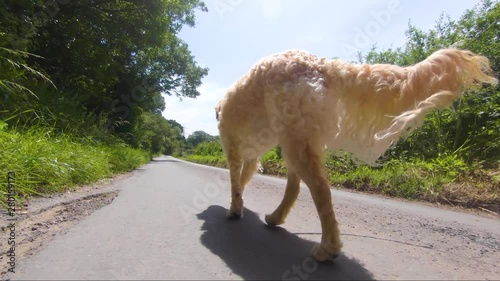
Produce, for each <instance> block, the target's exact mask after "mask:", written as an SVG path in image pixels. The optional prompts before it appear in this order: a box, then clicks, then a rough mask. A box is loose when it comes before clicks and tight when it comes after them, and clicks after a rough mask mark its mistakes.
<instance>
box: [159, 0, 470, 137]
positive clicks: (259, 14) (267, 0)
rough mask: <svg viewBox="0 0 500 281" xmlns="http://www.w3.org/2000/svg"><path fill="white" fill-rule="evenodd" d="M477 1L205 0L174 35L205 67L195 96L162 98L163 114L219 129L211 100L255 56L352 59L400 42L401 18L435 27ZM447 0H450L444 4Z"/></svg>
mask: <svg viewBox="0 0 500 281" xmlns="http://www.w3.org/2000/svg"><path fill="white" fill-rule="evenodd" d="M478 2H479V1H478V0H455V1H446V0H434V1H430V0H421V1H413V0H364V1H362V0H350V1H337V0H309V1H306V0H206V1H205V4H206V5H207V7H208V9H209V11H208V12H207V13H204V12H197V13H196V27H194V28H189V27H184V28H183V30H182V31H181V33H180V34H179V36H180V38H182V39H183V40H184V41H185V42H186V43H187V44H188V45H189V49H190V50H191V52H192V54H193V55H194V57H195V59H196V61H197V62H198V63H199V65H201V66H203V67H208V68H210V71H209V73H208V75H207V76H205V77H204V79H203V84H202V85H201V86H200V87H199V91H200V93H201V95H200V96H199V97H198V98H196V99H190V98H183V99H182V101H180V99H179V98H177V97H169V96H166V97H165V102H166V109H165V111H164V112H163V116H165V118H167V119H174V120H176V121H177V122H179V123H180V124H181V125H183V126H184V129H185V135H186V137H187V136H188V135H189V134H191V133H192V132H194V131H197V130H203V131H205V132H207V133H209V134H211V135H218V129H217V123H216V120H215V111H214V106H215V105H216V104H217V102H218V101H219V100H220V99H221V97H222V96H224V94H225V92H226V90H227V89H228V88H229V87H230V86H231V85H232V84H233V83H235V82H236V81H237V80H238V79H239V78H240V77H241V76H242V75H243V74H245V73H246V72H247V71H248V70H249V69H250V68H251V67H252V66H253V65H254V64H255V63H256V62H257V61H258V60H259V59H261V58H262V57H265V56H268V55H271V54H274V53H276V52H281V51H285V50H288V49H304V50H307V51H309V52H311V53H313V54H315V55H317V56H320V57H326V58H332V57H339V58H341V59H345V60H352V61H353V60H356V55H355V54H356V51H361V52H363V53H365V54H366V53H367V52H368V50H369V49H370V48H371V46H372V45H373V44H377V46H378V47H379V48H380V49H386V48H389V47H391V46H392V47H399V46H403V44H404V42H405V31H406V29H407V27H408V22H409V21H411V22H412V24H413V25H415V26H417V27H418V28H421V29H425V30H427V29H430V28H432V27H434V24H435V22H436V20H437V19H438V18H439V16H440V14H441V13H445V14H448V15H450V16H451V18H452V19H458V18H459V17H460V16H461V15H462V14H463V13H464V11H465V10H466V9H470V8H472V7H474V5H476V4H477V3H478ZM450 3H453V4H450Z"/></svg>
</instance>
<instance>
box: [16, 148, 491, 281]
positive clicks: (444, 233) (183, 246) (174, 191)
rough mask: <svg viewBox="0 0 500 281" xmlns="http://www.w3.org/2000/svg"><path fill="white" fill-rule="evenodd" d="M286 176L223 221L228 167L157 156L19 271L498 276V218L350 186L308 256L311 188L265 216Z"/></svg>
mask: <svg viewBox="0 0 500 281" xmlns="http://www.w3.org/2000/svg"><path fill="white" fill-rule="evenodd" d="M284 184H285V181H284V180H282V179H278V178H273V177H266V176H261V175H257V176H256V177H254V178H253V179H252V182H251V183H250V185H249V186H248V188H247V190H246V192H245V194H244V197H245V204H246V208H247V209H246V210H245V213H244V218H243V220H240V221H228V220H226V219H225V218H224V214H225V212H226V208H227V207H228V202H229V199H228V198H229V184H228V173H227V171H226V170H222V169H216V168H210V167H204V166H200V165H195V164H190V163H186V162H183V161H178V160H176V159H173V158H169V157H162V158H158V159H156V160H155V161H153V162H151V163H150V164H148V165H146V166H144V167H143V168H141V169H140V170H138V171H136V173H135V175H134V176H133V177H131V178H130V179H129V180H127V181H126V182H125V186H124V187H123V189H122V190H121V193H120V195H119V196H118V197H117V198H116V199H115V200H114V201H113V203H112V204H110V205H108V206H106V207H104V208H102V209H100V210H98V211H96V212H94V213H93V214H92V215H91V216H89V217H87V218H86V219H85V220H83V221H82V222H81V223H79V224H78V225H77V226H76V227H74V228H73V229H71V230H70V231H69V232H68V233H66V234H65V235H61V236H58V237H55V238H54V239H53V240H52V241H50V242H49V243H47V245H46V247H45V249H44V250H43V251H41V252H39V253H38V254H37V255H35V256H34V257H32V258H31V259H29V260H27V261H25V262H23V263H22V264H19V265H18V267H17V268H16V269H17V270H18V272H17V273H16V274H10V275H8V276H7V277H9V278H12V279H13V280H16V279H100V280H104V279H191V280H192V279H204V280H207V279H283V280H313V279H357V280H359V279H434V280H437V279H448V280H449V279H469V280H471V279H499V278H500V268H499V266H498V261H499V260H500V254H499V253H500V220H498V219H487V218H483V217H478V216H474V215H470V214H464V213H457V212H452V211H449V210H440V209H437V208H431V207H427V206H422V205H419V204H409V203H402V202H399V201H395V200H389V199H383V198H378V197H373V196H367V195H361V194H355V193H350V192H342V191H336V190H335V191H334V192H333V198H334V202H335V209H336V212H337V217H338V219H339V222H340V230H341V233H342V238H343V242H344V254H342V255H341V256H340V257H339V258H338V259H337V260H336V261H335V262H334V263H331V262H329V263H325V264H318V263H316V262H315V261H314V260H313V259H312V258H311V257H310V255H309V251H310V249H311V247H312V246H313V242H312V241H319V239H320V229H321V228H320V224H319V220H318V218H317V216H316V213H315V209H314V206H313V202H312V199H311V196H310V194H309V191H308V190H307V187H305V186H303V187H302V189H301V195H300V197H299V199H298V201H297V204H296V206H295V208H294V209H293V210H292V212H291V214H290V216H289V218H288V220H287V222H286V223H285V224H284V225H283V226H282V228H270V227H267V226H266V225H265V224H264V223H263V218H264V215H265V214H266V213H269V212H271V211H272V210H273V209H274V208H275V207H276V206H277V204H278V203H279V200H280V199H281V196H282V193H283V187H284Z"/></svg>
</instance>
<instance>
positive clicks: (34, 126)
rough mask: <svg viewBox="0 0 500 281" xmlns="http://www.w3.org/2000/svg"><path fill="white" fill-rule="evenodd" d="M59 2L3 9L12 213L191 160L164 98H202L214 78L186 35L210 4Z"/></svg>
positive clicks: (4, 168) (0, 199) (0, 113)
mask: <svg viewBox="0 0 500 281" xmlns="http://www.w3.org/2000/svg"><path fill="white" fill-rule="evenodd" d="M49 2H50V1H49ZM49 2H47V1H44V0H5V1H2V5H0V147H1V150H0V174H1V177H2V180H1V181H0V193H1V196H0V205H2V206H3V207H5V206H6V203H7V200H8V199H9V197H11V196H12V195H15V198H16V199H17V200H20V202H22V201H23V200H25V199H26V198H29V197H30V196H34V195H43V194H50V193H53V192H59V191H64V190H66V189H67V188H69V187H72V186H77V185H81V184H89V183H93V182H96V181H98V180H100V179H103V178H106V177H110V176H112V175H113V174H115V173H122V172H127V171H130V170H133V169H135V168H137V167H139V166H141V165H143V164H145V163H147V162H148V161H149V160H151V158H152V157H153V156H155V155H159V154H173V155H179V154H181V153H182V150H183V149H184V147H185V145H186V140H185V138H184V136H183V133H184V132H183V130H184V129H183V127H182V126H181V125H180V124H178V123H177V122H176V121H175V120H166V119H165V118H164V117H163V116H162V115H161V113H162V111H163V110H164V109H165V101H164V98H163V96H162V95H165V94H167V95H175V96H178V97H189V98H196V97H197V96H198V95H199V94H200V93H199V92H198V91H197V87H198V86H199V85H200V84H201V79H202V78H203V77H204V76H205V75H206V74H207V72H208V69H206V68H203V67H200V66H199V65H198V64H197V62H196V61H195V60H194V57H193V56H192V55H191V53H190V51H189V49H188V46H187V45H186V44H185V43H184V42H183V41H182V40H181V39H179V37H178V36H177V34H178V33H179V31H180V30H181V28H182V27H183V26H194V23H195V17H194V14H195V11H196V10H202V11H206V7H205V5H204V4H203V2H201V1H198V0H186V1H168V0H151V1H129V0H123V1H100V0H98V1H85V0H75V1H52V2H50V3H49ZM144 30H147V32H144ZM13 174H15V176H14V177H12V178H8V175H13ZM9 181H11V183H12V184H13V186H11V188H9V185H8V182H9ZM12 187H13V188H12ZM8 191H11V192H10V193H9V192H8ZM13 191H14V192H15V194H14V193H13ZM17 206H22V204H18V205H17Z"/></svg>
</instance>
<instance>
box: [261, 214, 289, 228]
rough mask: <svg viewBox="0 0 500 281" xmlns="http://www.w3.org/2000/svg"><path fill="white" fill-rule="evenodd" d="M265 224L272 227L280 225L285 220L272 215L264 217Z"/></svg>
mask: <svg viewBox="0 0 500 281" xmlns="http://www.w3.org/2000/svg"><path fill="white" fill-rule="evenodd" d="M265 220H266V223H267V224H268V225H271V226H274V225H280V224H283V223H284V222H285V220H283V219H280V218H277V216H275V215H273V214H269V215H266V217H265Z"/></svg>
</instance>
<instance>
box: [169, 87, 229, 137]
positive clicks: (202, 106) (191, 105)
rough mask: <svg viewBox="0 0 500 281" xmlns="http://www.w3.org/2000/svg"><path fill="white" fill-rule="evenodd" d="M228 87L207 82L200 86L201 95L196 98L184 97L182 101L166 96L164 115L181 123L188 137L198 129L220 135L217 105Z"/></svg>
mask: <svg viewBox="0 0 500 281" xmlns="http://www.w3.org/2000/svg"><path fill="white" fill-rule="evenodd" d="M227 88H228V87H223V86H220V85H218V84H217V83H212V82H205V83H203V84H202V85H201V86H200V87H199V88H198V91H199V92H200V96H199V97H197V98H196V99H192V98H183V99H182V101H180V99H179V98H178V97H174V96H166V97H165V103H166V106H165V111H163V116H164V117H165V118H167V119H174V120H175V121H177V122H178V123H179V124H181V125H182V126H183V127H184V134H185V136H186V137H187V136H189V135H190V134H191V133H193V132H194V131H198V130H202V131H205V132H207V133H209V134H211V135H218V134H219V130H218V128H217V120H216V119H215V105H216V104H217V103H218V102H219V100H220V99H221V98H222V97H223V96H224V95H225V93H226V91H227Z"/></svg>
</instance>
